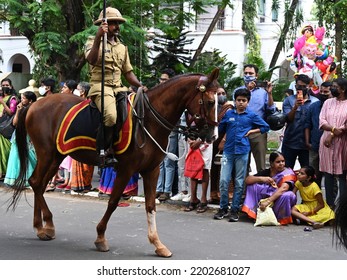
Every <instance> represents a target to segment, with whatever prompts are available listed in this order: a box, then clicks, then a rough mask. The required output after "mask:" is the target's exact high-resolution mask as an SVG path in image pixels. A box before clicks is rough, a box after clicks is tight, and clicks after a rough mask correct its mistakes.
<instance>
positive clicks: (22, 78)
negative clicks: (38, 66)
mask: <svg viewBox="0 0 347 280" xmlns="http://www.w3.org/2000/svg"><path fill="white" fill-rule="evenodd" d="M33 68H34V60H33V59H32V57H31V54H30V52H29V46H28V40H27V39H26V38H25V37H23V36H11V35H10V30H9V24H8V23H7V22H6V23H5V22H2V23H0V71H1V72H0V78H1V79H3V78H5V77H9V78H10V79H11V80H12V81H13V85H14V88H15V89H21V88H25V87H27V85H28V84H27V83H28V80H29V79H30V77H31V73H32V70H33ZM1 79H0V80H1Z"/></svg>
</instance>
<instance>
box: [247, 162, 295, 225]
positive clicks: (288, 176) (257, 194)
mask: <svg viewBox="0 0 347 280" xmlns="http://www.w3.org/2000/svg"><path fill="white" fill-rule="evenodd" d="M269 171H270V170H269V169H267V170H264V172H268V173H269V174H270V172H269ZM255 176H266V175H263V174H262V175H260V174H256V175H255ZM272 178H273V179H274V180H275V182H276V184H277V186H281V185H282V184H283V183H284V182H288V183H290V184H291V185H292V186H294V182H295V181H296V175H295V173H294V171H293V170H292V169H291V168H288V167H286V169H284V170H283V171H282V172H280V173H277V174H276V175H275V176H273V177H272ZM276 190H277V189H276V188H274V187H272V186H270V185H268V184H264V183H255V184H252V185H248V186H247V189H246V197H245V201H244V203H243V206H242V211H243V212H245V213H247V215H248V216H249V217H251V218H253V219H256V217H257V208H258V203H259V201H260V200H261V199H263V198H267V197H270V196H271V195H272V194H273V193H274V192H275V191H276ZM295 204H296V195H295V194H294V193H293V192H292V191H290V190H289V191H286V192H285V193H283V194H282V195H281V196H280V197H279V198H277V199H276V201H274V205H273V207H272V209H273V211H274V213H275V215H276V218H277V220H278V222H279V223H280V224H281V225H286V224H290V223H292V222H293V219H292V215H291V210H292V207H293V206H294V205H295Z"/></svg>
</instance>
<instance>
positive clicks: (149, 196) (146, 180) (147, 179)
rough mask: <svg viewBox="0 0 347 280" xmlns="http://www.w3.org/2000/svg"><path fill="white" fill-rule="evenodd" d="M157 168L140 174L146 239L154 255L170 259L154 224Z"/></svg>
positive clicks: (169, 254) (168, 252)
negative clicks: (143, 193) (144, 206)
mask: <svg viewBox="0 0 347 280" xmlns="http://www.w3.org/2000/svg"><path fill="white" fill-rule="evenodd" d="M158 174H159V168H157V169H156V170H155V171H152V172H150V173H145V174H141V175H142V177H143V184H144V192H145V198H146V214H147V224H148V239H149V242H150V243H151V244H153V245H154V246H155V253H156V254H157V255H158V256H160V257H165V258H168V257H171V256H172V253H171V251H170V250H169V249H168V248H167V247H166V246H165V245H164V244H163V243H161V241H160V239H159V236H158V232H157V224H156V219H155V216H156V206H155V187H156V184H155V183H154V182H157V180H156V179H158Z"/></svg>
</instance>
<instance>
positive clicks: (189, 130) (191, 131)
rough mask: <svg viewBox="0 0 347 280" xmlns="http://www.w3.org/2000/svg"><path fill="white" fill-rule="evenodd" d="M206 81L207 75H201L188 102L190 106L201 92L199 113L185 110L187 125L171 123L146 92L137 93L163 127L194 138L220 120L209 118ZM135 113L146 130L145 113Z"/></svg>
mask: <svg viewBox="0 0 347 280" xmlns="http://www.w3.org/2000/svg"><path fill="white" fill-rule="evenodd" d="M206 82H208V79H207V77H205V76H202V77H200V79H199V81H198V84H197V86H196V92H195V93H193V94H192V96H191V98H190V99H189V100H188V102H187V106H189V104H191V103H192V102H193V100H194V99H195V97H196V95H197V94H200V99H199V100H198V103H199V106H200V108H199V113H198V114H195V115H193V116H191V115H189V113H188V112H187V110H186V111H185V114H186V123H187V126H181V125H176V124H171V123H170V122H169V121H168V120H166V119H165V118H164V117H163V116H162V115H160V114H159V113H158V111H157V110H156V109H155V108H154V107H153V105H152V104H151V102H150V101H149V98H148V96H147V94H146V93H145V92H141V93H139V92H138V93H137V94H142V95H143V100H144V102H143V103H144V105H145V107H146V108H147V109H148V111H149V112H150V113H151V114H152V115H153V117H154V119H155V120H156V121H157V122H158V124H159V125H161V126H162V127H164V128H166V129H167V130H169V131H174V132H178V133H181V134H183V135H184V136H185V137H189V138H192V139H194V138H197V137H199V134H201V133H202V132H203V131H207V130H208V129H209V126H210V125H213V126H217V125H218V122H216V121H213V120H210V119H209V118H208V113H210V112H207V110H206V108H205V106H204V105H205V102H209V101H205V100H204V95H205V93H206V92H208V91H206V86H205V85H204V83H206ZM134 115H135V116H137V118H138V121H139V123H140V126H141V127H142V129H143V130H146V129H145V127H144V123H143V119H144V115H142V116H141V117H140V116H139V115H138V114H136V112H135V114H134ZM201 122H202V123H203V124H202V126H201V129H197V127H196V124H201ZM193 124H195V125H193ZM143 145H144V143H143ZM143 145H141V146H143Z"/></svg>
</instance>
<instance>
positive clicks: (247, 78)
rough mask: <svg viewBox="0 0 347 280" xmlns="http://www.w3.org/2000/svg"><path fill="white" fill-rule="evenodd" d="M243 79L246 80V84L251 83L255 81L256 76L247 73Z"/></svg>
mask: <svg viewBox="0 0 347 280" xmlns="http://www.w3.org/2000/svg"><path fill="white" fill-rule="evenodd" d="M243 80H244V82H245V84H249V83H250V82H253V81H255V80H256V77H254V76H248V75H246V76H243Z"/></svg>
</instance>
